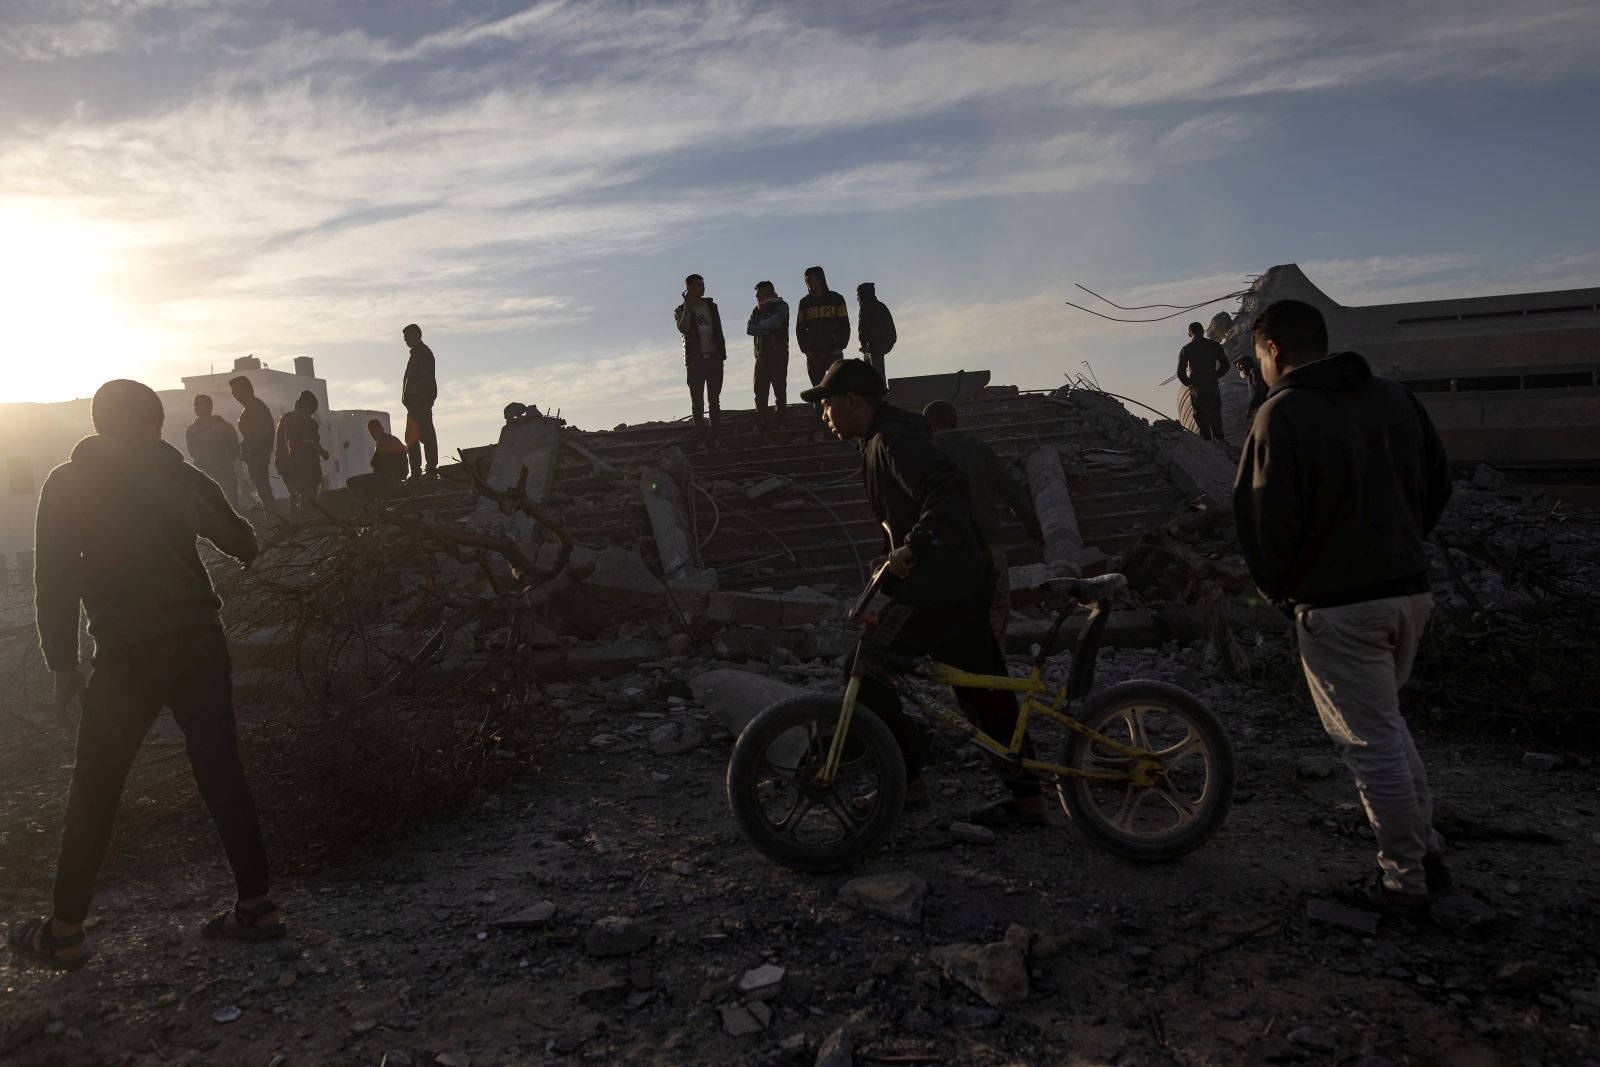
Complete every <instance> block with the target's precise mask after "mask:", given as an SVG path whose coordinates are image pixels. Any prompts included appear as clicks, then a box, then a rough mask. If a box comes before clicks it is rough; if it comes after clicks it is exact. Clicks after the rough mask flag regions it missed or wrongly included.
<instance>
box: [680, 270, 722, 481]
mask: <svg viewBox="0 0 1600 1067" xmlns="http://www.w3.org/2000/svg"><path fill="white" fill-rule="evenodd" d="M672 321H673V322H674V323H675V324H676V325H677V327H678V333H679V334H680V335H681V336H682V337H683V365H684V369H685V372H686V373H687V376H688V380H689V404H690V408H691V410H692V411H693V412H694V432H695V435H696V436H697V437H698V438H699V439H700V447H701V449H702V450H709V451H712V452H715V451H716V449H717V429H718V427H720V426H721V425H722V370H723V366H722V365H723V364H724V363H725V362H727V359H728V344H727V341H726V340H724V338H723V336H722V312H720V311H718V310H717V302H716V301H715V300H712V299H710V298H708V297H707V296H706V280H705V279H704V278H702V277H700V275H698V274H691V275H689V276H688V277H687V278H685V279H684V280H683V303H681V304H679V305H678V306H677V307H676V308H674V309H673V311H672ZM708 401H709V402H710V405H711V429H710V431H709V432H708V431H707V430H706V403H707V402H708Z"/></svg>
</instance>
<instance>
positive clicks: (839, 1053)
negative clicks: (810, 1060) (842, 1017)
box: [813, 1027, 856, 1067]
mask: <svg viewBox="0 0 1600 1067" xmlns="http://www.w3.org/2000/svg"><path fill="white" fill-rule="evenodd" d="M855 1062H856V1043H855V1041H854V1040H852V1039H851V1037H850V1031H849V1030H846V1029H844V1028H843V1027H840V1028H839V1029H837V1030H835V1031H834V1032H833V1033H831V1034H829V1035H828V1036H827V1037H825V1038H823V1039H822V1046H821V1047H820V1048H818V1049H817V1060H816V1063H815V1064H814V1065H813V1067H854V1064H855Z"/></svg>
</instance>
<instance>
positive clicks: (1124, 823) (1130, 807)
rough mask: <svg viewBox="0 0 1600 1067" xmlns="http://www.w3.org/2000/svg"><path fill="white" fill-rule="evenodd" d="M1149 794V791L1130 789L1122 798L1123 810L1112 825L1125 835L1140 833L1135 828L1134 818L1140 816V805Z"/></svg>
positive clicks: (1113, 820)
mask: <svg viewBox="0 0 1600 1067" xmlns="http://www.w3.org/2000/svg"><path fill="white" fill-rule="evenodd" d="M1148 792H1149V790H1148V789H1133V788H1130V789H1128V790H1127V792H1125V793H1124V794H1123V796H1122V808H1121V810H1120V811H1118V812H1117V814H1116V817H1115V818H1114V819H1112V820H1111V825H1112V826H1115V827H1116V828H1117V829H1118V830H1121V831H1122V832H1123V833H1125V834H1132V833H1137V832H1138V831H1136V830H1135V829H1134V828H1133V818H1134V816H1135V815H1138V814H1139V805H1141V804H1143V803H1144V798H1145V794H1146V793H1148Z"/></svg>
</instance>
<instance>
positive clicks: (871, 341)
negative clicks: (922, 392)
mask: <svg viewBox="0 0 1600 1067" xmlns="http://www.w3.org/2000/svg"><path fill="white" fill-rule="evenodd" d="M856 303H857V304H858V305H859V307H860V316H859V318H858V320H857V321H858V326H857V329H858V331H859V336H860V340H861V355H862V357H863V358H865V359H866V361H867V362H868V363H871V364H872V369H873V370H875V371H877V372H878V377H880V378H882V379H883V380H884V381H885V382H887V381H888V380H889V372H888V371H887V370H885V369H884V357H885V356H887V355H888V354H889V350H890V349H892V348H894V342H895V332H894V316H893V315H891V314H889V305H888V304H885V303H884V302H883V301H882V300H879V299H878V286H877V284H876V283H874V282H862V283H861V284H860V285H858V286H856Z"/></svg>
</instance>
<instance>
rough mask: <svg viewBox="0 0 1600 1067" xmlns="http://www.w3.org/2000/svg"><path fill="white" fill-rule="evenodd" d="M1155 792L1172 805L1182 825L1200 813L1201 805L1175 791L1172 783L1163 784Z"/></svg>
mask: <svg viewBox="0 0 1600 1067" xmlns="http://www.w3.org/2000/svg"><path fill="white" fill-rule="evenodd" d="M1155 791H1156V793H1157V794H1158V795H1159V796H1160V797H1161V799H1162V800H1165V801H1166V802H1167V803H1168V804H1171V805H1172V808H1173V810H1174V811H1176V812H1177V813H1178V815H1179V823H1180V824H1182V823H1186V822H1188V821H1189V820H1190V819H1192V818H1194V817H1195V815H1196V813H1197V812H1198V811H1199V805H1198V804H1197V803H1196V802H1195V801H1192V800H1190V799H1189V798H1188V797H1186V796H1184V795H1183V794H1182V793H1180V792H1178V791H1177V790H1176V789H1174V788H1173V787H1172V785H1171V783H1163V784H1162V785H1158V786H1156V788H1155Z"/></svg>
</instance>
